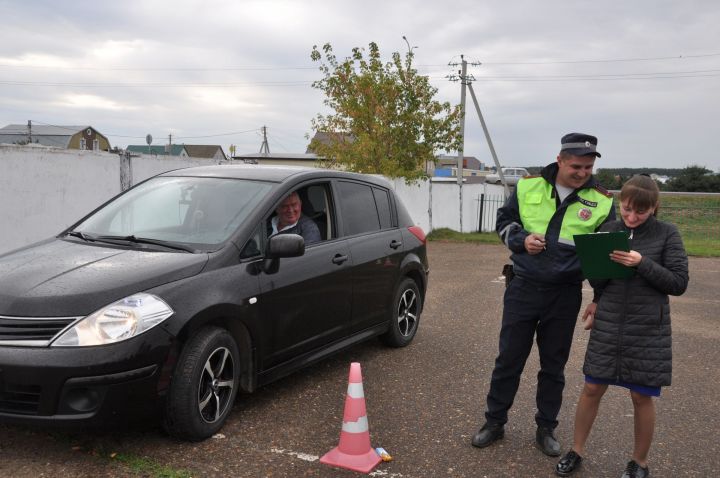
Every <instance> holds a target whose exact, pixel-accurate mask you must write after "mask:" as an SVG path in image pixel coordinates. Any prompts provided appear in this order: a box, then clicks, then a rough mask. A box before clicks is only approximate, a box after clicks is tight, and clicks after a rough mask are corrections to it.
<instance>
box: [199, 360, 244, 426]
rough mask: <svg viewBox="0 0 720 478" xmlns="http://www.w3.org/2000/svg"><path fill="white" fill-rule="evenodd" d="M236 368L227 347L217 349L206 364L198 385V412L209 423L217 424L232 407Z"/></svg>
mask: <svg viewBox="0 0 720 478" xmlns="http://www.w3.org/2000/svg"><path fill="white" fill-rule="evenodd" d="M236 366H237V365H236V364H235V361H234V360H233V357H232V354H231V353H230V351H229V350H228V349H227V348H225V347H218V348H217V349H215V350H214V351H213V352H212V353H211V354H210V356H209V357H208V359H207V361H206V362H205V366H204V367H203V371H202V375H201V376H200V383H199V384H198V411H199V412H200V416H201V417H202V419H203V420H205V421H206V422H207V423H215V422H217V421H218V420H219V419H220V417H222V416H223V415H224V414H225V411H226V410H227V408H228V406H229V405H230V398H231V397H233V396H234V394H233V391H234V388H235V382H234V377H235V367H236Z"/></svg>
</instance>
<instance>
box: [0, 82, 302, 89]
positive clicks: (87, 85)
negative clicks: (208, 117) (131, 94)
mask: <svg viewBox="0 0 720 478" xmlns="http://www.w3.org/2000/svg"><path fill="white" fill-rule="evenodd" d="M312 83H313V82H312V81H258V82H249V83H61V82H49V81H12V80H0V85H5V86H61V87H69V88H148V87H150V88H152V87H162V88H246V87H252V86H306V85H310V84H312Z"/></svg>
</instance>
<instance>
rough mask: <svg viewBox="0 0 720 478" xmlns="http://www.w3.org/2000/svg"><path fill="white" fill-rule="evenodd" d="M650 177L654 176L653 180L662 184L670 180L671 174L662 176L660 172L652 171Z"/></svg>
mask: <svg viewBox="0 0 720 478" xmlns="http://www.w3.org/2000/svg"><path fill="white" fill-rule="evenodd" d="M650 177H651V178H652V180H653V181H657V182H659V183H661V184H665V183H666V182H668V181H670V176H665V175H662V176H661V175H659V174H655V173H652V174H651V175H650Z"/></svg>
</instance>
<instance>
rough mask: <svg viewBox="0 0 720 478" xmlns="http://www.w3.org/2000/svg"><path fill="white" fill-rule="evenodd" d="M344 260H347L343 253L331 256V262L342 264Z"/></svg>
mask: <svg viewBox="0 0 720 478" xmlns="http://www.w3.org/2000/svg"><path fill="white" fill-rule="evenodd" d="M346 260H348V256H346V255H343V254H335V257H333V258H332V262H333V264H342V263H343V262H345V261H346Z"/></svg>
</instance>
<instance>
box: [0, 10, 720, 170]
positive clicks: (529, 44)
mask: <svg viewBox="0 0 720 478" xmlns="http://www.w3.org/2000/svg"><path fill="white" fill-rule="evenodd" d="M0 14H2V15H3V18H4V19H5V23H4V27H3V29H2V30H0V102H2V105H3V108H2V109H0V124H9V123H24V122H25V121H27V120H28V119H32V120H35V121H40V122H45V123H49V124H85V123H87V124H92V125H93V126H94V127H96V128H97V129H98V130H99V131H101V132H107V133H113V134H115V135H117V136H115V137H113V136H110V140H111V142H113V143H115V142H117V143H118V145H119V146H124V145H125V144H124V143H129V142H133V141H134V139H133V138H137V139H138V141H140V142H142V138H144V136H145V134H147V133H148V132H151V133H153V134H154V135H155V136H157V137H162V136H164V135H167V134H177V135H180V134H182V135H185V136H188V137H192V136H203V135H208V136H211V135H213V134H218V135H220V134H223V133H227V132H239V131H250V132H249V133H242V134H237V135H234V136H233V135H230V136H216V137H215V139H212V141H213V142H219V143H221V144H223V145H224V146H225V147H227V146H228V145H229V144H230V143H234V144H236V145H238V151H239V152H246V151H247V152H249V151H256V150H258V149H259V145H260V138H259V137H258V136H257V134H256V132H253V131H255V130H257V129H258V128H260V127H261V126H263V125H265V126H267V127H268V129H269V133H270V140H271V144H270V146H271V149H272V150H274V151H283V150H284V151H287V152H303V151H305V147H306V144H307V140H306V139H305V134H306V133H308V132H309V127H310V119H311V118H313V117H314V116H315V115H316V114H317V113H318V112H321V111H324V106H323V104H322V100H323V97H322V95H321V93H320V92H318V91H316V90H313V89H312V88H311V87H310V83H311V82H312V81H313V80H315V79H318V78H319V77H320V74H319V72H318V71H317V66H318V65H317V64H313V63H312V62H311V61H310V51H311V49H312V46H313V45H322V44H324V43H326V42H330V43H331V44H332V45H333V48H334V51H335V53H336V55H337V56H338V58H343V57H345V56H348V55H349V54H350V50H351V48H352V47H356V46H359V47H366V46H367V44H368V43H369V42H371V41H374V42H377V43H378V45H379V46H380V49H381V52H382V53H383V55H384V56H386V57H388V58H389V56H390V53H391V52H393V51H399V52H401V53H404V52H405V51H406V49H407V45H406V43H405V42H404V41H403V39H402V36H403V35H405V36H406V37H407V38H408V40H409V41H410V43H411V45H413V46H417V49H416V50H415V53H416V64H417V65H418V68H419V70H420V71H421V72H423V73H425V74H428V75H429V76H430V78H431V82H432V84H433V85H434V86H436V87H437V88H438V99H440V100H442V101H450V102H451V103H458V102H459V101H460V85H459V83H451V82H449V81H448V80H447V78H446V76H447V75H449V74H451V73H456V72H457V67H451V66H448V63H449V62H453V61H455V62H457V61H459V56H460V55H461V54H463V55H464V56H465V58H466V59H467V60H469V61H471V62H472V61H477V62H480V63H482V64H481V65H480V66H472V67H471V68H470V72H471V73H472V74H473V75H474V77H475V78H476V81H475V82H474V83H473V87H474V90H475V93H476V95H477V98H478V101H479V103H480V107H481V108H482V112H483V115H484V117H485V120H486V122H487V124H488V127H489V128H490V132H491V135H492V138H493V142H494V145H495V148H496V150H497V152H498V155H499V156H500V159H501V161H502V162H503V163H504V164H507V165H518V166H522V165H539V164H545V163H547V162H550V161H552V160H553V159H554V157H555V155H556V154H557V151H556V150H557V147H558V144H559V138H560V137H561V136H562V135H563V134H564V133H566V132H568V131H573V130H574V131H586V132H589V133H594V134H596V135H597V136H598V137H599V138H600V144H601V145H602V148H603V149H602V152H603V158H602V162H603V164H604V165H608V166H623V165H637V166H648V167H650V166H660V167H670V166H672V167H682V166H683V165H685V164H687V163H691V162H697V158H708V159H707V163H708V167H711V168H713V169H715V170H718V169H720V158H716V157H713V156H712V153H708V151H707V138H715V137H718V136H719V135H720V125H718V121H717V120H716V116H717V111H719V110H720V86H719V85H720V48H719V47H717V45H720V29H718V28H716V25H717V24H718V23H720V4H717V2H715V1H711V0H689V1H688V2H673V1H670V0H659V1H654V2H650V1H646V0H641V1H637V2H627V1H621V0H609V1H606V2H588V1H580V2H567V1H560V0H546V1H544V2H537V1H531V0H520V1H513V2H508V1H500V0H488V1H484V2H477V1H469V0H467V1H466V0H460V1H458V2H455V3H453V4H452V7H451V8H450V7H448V6H445V5H443V4H440V3H437V2H430V1H428V0H416V1H412V2H410V1H407V0H397V1H393V2H389V1H387V0H384V1H379V0H367V1H364V2H347V1H339V2H338V1H330V0H308V1H305V2H291V1H272V0H271V1H242V2H237V1H231V0H223V1H219V0H205V1H196V0H190V1H183V2H170V1H162V0H155V1H147V0H144V1H140V0H128V1H125V2H114V3H113V2H111V3H107V2H92V1H89V0H82V1H73V2H66V3H65V4H63V8H58V7H57V5H56V2H50V1H48V0H39V1H33V2H24V3H20V2H12V5H10V4H8V3H7V2H6V3H3V4H0ZM467 108H468V113H467V120H466V145H465V151H466V153H467V154H471V155H474V156H477V157H478V158H480V159H481V160H484V161H486V162H488V163H489V162H491V158H490V154H489V150H488V147H487V144H486V142H485V138H484V134H483V132H482V129H481V128H480V124H479V121H478V119H477V114H476V113H475V111H474V106H473V104H472V101H471V99H470V96H469V95H468V103H467ZM126 136H129V137H130V138H126ZM273 140H274V141H276V142H277V145H273V143H272V141H273ZM208 141H210V139H208Z"/></svg>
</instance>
